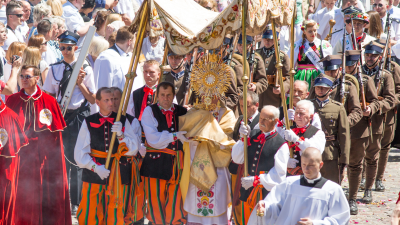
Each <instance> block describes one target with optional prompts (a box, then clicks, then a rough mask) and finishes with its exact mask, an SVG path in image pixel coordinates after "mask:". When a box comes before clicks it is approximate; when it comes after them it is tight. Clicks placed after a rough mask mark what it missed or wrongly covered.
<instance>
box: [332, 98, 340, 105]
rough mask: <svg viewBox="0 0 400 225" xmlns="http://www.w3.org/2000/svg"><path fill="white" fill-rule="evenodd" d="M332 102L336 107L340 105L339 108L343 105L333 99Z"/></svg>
mask: <svg viewBox="0 0 400 225" xmlns="http://www.w3.org/2000/svg"><path fill="white" fill-rule="evenodd" d="M331 102H332V103H335V104H336V105H339V106H340V105H342V103H340V102H338V101H335V100H333V99H331Z"/></svg>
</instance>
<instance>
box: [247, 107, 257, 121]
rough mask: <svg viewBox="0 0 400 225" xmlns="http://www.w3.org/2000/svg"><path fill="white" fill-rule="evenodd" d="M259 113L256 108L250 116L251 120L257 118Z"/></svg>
mask: <svg viewBox="0 0 400 225" xmlns="http://www.w3.org/2000/svg"><path fill="white" fill-rule="evenodd" d="M257 115H258V110H256V112H255V113H254V114H253V115H252V116H251V117H250V118H249V120H250V121H251V122H253V120H254V118H256V116H257Z"/></svg>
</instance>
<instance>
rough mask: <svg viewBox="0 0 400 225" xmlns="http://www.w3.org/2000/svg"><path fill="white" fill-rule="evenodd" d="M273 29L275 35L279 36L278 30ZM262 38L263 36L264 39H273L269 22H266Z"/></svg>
mask: <svg viewBox="0 0 400 225" xmlns="http://www.w3.org/2000/svg"><path fill="white" fill-rule="evenodd" d="M275 31H276V37H279V32H278V30H275ZM262 38H264V39H274V33H273V31H272V25H271V24H268V26H267V30H265V32H264V34H263V36H262Z"/></svg>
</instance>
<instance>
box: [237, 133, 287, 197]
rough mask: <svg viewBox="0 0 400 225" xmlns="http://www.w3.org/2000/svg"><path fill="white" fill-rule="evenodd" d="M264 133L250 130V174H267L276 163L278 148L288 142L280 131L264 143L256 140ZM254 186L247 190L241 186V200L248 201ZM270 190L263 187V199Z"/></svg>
mask: <svg viewBox="0 0 400 225" xmlns="http://www.w3.org/2000/svg"><path fill="white" fill-rule="evenodd" d="M260 134H262V131H261V130H258V129H256V130H252V131H251V132H250V146H248V148H247V158H248V160H249V161H248V171H249V176H255V175H260V172H261V171H263V172H265V174H267V173H268V171H270V170H271V169H272V167H274V165H275V154H276V152H277V151H278V149H279V148H280V147H281V146H282V145H283V144H284V143H285V142H286V141H285V140H284V139H283V138H282V137H281V136H280V135H279V134H278V132H275V133H274V134H272V135H270V136H268V137H267V138H266V139H265V142H264V144H263V145H261V144H260V143H259V142H255V141H254V140H256V139H257V137H258V136H259V135H260ZM252 190H253V187H251V188H249V189H247V190H245V189H244V188H243V187H241V188H240V200H242V201H247V198H248V197H249V195H250V193H251V191H252ZM267 194H268V191H267V190H266V189H265V188H263V190H262V195H263V196H262V199H264V198H265V196H267Z"/></svg>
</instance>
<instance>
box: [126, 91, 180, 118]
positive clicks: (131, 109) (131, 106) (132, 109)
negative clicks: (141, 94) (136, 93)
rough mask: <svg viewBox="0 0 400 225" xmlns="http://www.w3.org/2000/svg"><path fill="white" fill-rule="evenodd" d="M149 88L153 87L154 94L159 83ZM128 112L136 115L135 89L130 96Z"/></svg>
mask: <svg viewBox="0 0 400 225" xmlns="http://www.w3.org/2000/svg"><path fill="white" fill-rule="evenodd" d="M145 86H146V87H149V86H147V85H145ZM149 88H151V89H153V95H154V94H155V93H156V89H157V85H154V86H153V87H149ZM174 103H175V102H174ZM140 107H142V106H140ZM126 113H128V114H130V115H132V116H135V103H134V102H133V91H132V93H131V95H130V97H129V102H128V108H127V109H126Z"/></svg>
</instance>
